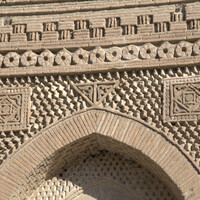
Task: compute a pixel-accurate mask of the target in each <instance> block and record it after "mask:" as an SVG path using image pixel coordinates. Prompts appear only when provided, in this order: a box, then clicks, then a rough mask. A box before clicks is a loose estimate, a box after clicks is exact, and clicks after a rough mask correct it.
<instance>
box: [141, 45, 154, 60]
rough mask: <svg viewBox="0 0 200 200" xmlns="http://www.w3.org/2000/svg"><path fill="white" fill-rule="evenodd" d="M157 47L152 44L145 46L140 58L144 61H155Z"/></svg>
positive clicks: (142, 48)
mask: <svg viewBox="0 0 200 200" xmlns="http://www.w3.org/2000/svg"><path fill="white" fill-rule="evenodd" d="M156 54H157V47H155V46H154V45H153V44H151V43H147V44H145V45H143V46H142V47H141V49H140V56H141V58H142V59H153V58H155V57H156Z"/></svg>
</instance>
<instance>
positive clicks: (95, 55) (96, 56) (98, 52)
mask: <svg viewBox="0 0 200 200" xmlns="http://www.w3.org/2000/svg"><path fill="white" fill-rule="evenodd" d="M104 60H105V51H104V50H103V49H102V48H101V47H96V48H95V49H93V50H92V51H91V52H90V61H91V62H92V63H101V62H104Z"/></svg>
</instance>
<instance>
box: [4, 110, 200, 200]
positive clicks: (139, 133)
mask: <svg viewBox="0 0 200 200" xmlns="http://www.w3.org/2000/svg"><path fill="white" fill-rule="evenodd" d="M92 134H97V135H98V137H106V138H108V141H109V140H110V141H111V142H112V141H118V142H120V143H121V144H123V145H125V146H127V147H128V148H129V149H130V148H131V149H132V151H133V152H134V155H135V156H134V157H135V160H136V161H137V162H139V163H142V164H143V165H144V166H145V167H147V168H148V169H150V170H151V171H153V172H154V173H155V174H157V175H158V177H159V178H160V179H161V180H163V181H164V182H165V183H166V184H168V186H169V187H170V188H171V189H172V188H178V190H179V192H180V193H179V192H177V191H178V190H177V191H175V193H176V195H177V197H179V198H180V199H187V200H199V199H200V190H199V188H200V179H199V175H198V173H197V171H196V170H195V169H194V167H193V166H192V165H191V163H189V162H188V160H187V158H186V157H185V156H184V155H183V154H182V153H181V151H179V150H178V149H177V148H176V147H175V146H174V145H173V144H172V143H170V141H168V140H167V139H166V138H165V137H164V135H162V133H160V132H158V131H157V130H155V129H153V128H152V127H150V126H149V125H147V124H146V123H144V122H141V121H140V120H138V119H136V118H129V117H127V116H123V115H121V114H119V113H115V112H111V111H107V110H98V109H91V110H88V111H85V112H82V113H79V114H76V115H74V116H72V117H69V118H66V119H63V120H61V121H59V122H57V123H56V124H54V125H52V126H50V127H49V128H46V129H45V130H43V131H42V132H40V133H39V134H38V135H36V136H35V137H34V138H33V139H32V140H31V141H30V142H28V143H26V144H24V145H23V146H22V147H21V148H20V149H19V150H18V151H17V152H16V153H15V154H13V155H12V156H11V157H10V159H9V160H8V161H7V162H6V163H5V164H4V165H2V167H1V168H0V199H9V198H10V197H11V195H12V194H13V192H14V191H15V190H16V188H17V187H18V186H19V185H20V183H22V181H23V180H24V179H25V177H26V175H27V174H29V173H30V172H31V171H32V170H33V169H35V168H36V167H37V166H38V165H39V164H40V163H41V162H42V161H44V160H45V159H47V158H48V157H51V156H52V155H53V154H54V153H55V152H56V151H58V150H60V149H61V148H63V147H67V145H70V144H72V143H73V142H75V141H78V140H80V139H82V138H84V137H88V136H90V135H92ZM174 186H175V187H174ZM172 190H173V189H172Z"/></svg>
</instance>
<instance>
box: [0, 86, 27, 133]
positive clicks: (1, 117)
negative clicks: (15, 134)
mask: <svg viewBox="0 0 200 200" xmlns="http://www.w3.org/2000/svg"><path fill="white" fill-rule="evenodd" d="M29 96H30V90H29V89H28V88H2V89H0V131H5V130H20V129H26V128H28V126H29V106H30V105H29Z"/></svg>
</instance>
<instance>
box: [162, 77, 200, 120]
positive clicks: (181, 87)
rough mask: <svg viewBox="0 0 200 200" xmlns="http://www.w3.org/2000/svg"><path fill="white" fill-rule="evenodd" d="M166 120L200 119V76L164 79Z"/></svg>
mask: <svg viewBox="0 0 200 200" xmlns="http://www.w3.org/2000/svg"><path fill="white" fill-rule="evenodd" d="M164 84H165V85H164V95H163V98H164V110H163V118H164V121H187V120H192V121H193V120H198V119H200V77H199V76H197V77H187V78H182V79H176V78H173V79H166V80H164Z"/></svg>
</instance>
